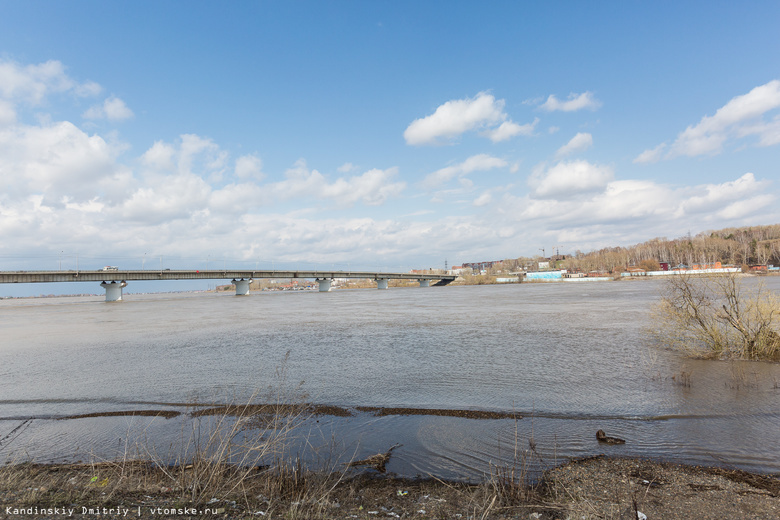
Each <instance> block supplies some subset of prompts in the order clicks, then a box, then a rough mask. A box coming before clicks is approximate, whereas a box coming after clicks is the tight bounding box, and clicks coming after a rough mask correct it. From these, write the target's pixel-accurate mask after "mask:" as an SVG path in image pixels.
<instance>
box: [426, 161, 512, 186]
mask: <svg viewBox="0 0 780 520" xmlns="http://www.w3.org/2000/svg"><path fill="white" fill-rule="evenodd" d="M505 166H507V162H506V161H505V160H503V159H499V158H498V157H492V156H490V155H487V154H479V155H473V156H471V157H469V158H468V159H466V160H465V161H463V162H462V163H459V164H453V165H451V166H445V167H444V168H441V169H440V170H436V171H435V172H433V173H430V174H428V175H427V176H426V177H425V179H423V181H422V185H423V187H425V188H428V189H431V188H436V187H438V186H441V185H442V184H444V183H446V182H448V181H450V180H452V179H453V178H455V177H461V178H462V177H464V176H465V175H468V174H470V173H472V172H475V171H488V170H492V169H494V168H503V167H505Z"/></svg>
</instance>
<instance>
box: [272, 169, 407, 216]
mask: <svg viewBox="0 0 780 520" xmlns="http://www.w3.org/2000/svg"><path fill="white" fill-rule="evenodd" d="M397 175H398V169H397V168H389V169H387V170H380V169H376V168H375V169H372V170H369V171H367V172H365V173H363V174H362V175H354V176H352V177H349V178H345V177H340V178H338V179H336V180H335V181H333V182H328V180H327V179H326V178H325V176H324V175H322V174H321V173H320V172H318V171H317V170H309V168H308V166H307V164H306V161H304V160H303V159H299V160H298V161H297V162H296V163H295V165H294V166H293V167H292V168H290V169H289V170H287V172H285V180H283V181H280V182H276V183H272V184H270V185H268V189H269V193H270V194H272V196H273V197H274V199H276V200H289V199H293V198H300V197H308V198H313V199H320V200H331V201H333V202H335V203H336V205H337V206H340V207H349V206H352V205H354V204H355V203H357V202H362V203H363V204H365V205H368V206H378V205H381V204H384V202H385V201H386V200H387V199H388V198H391V197H396V196H398V195H399V194H400V193H401V192H402V191H403V190H404V189H405V188H406V183H405V182H394V178H395V177H396V176H397Z"/></svg>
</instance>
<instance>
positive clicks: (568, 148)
mask: <svg viewBox="0 0 780 520" xmlns="http://www.w3.org/2000/svg"><path fill="white" fill-rule="evenodd" d="M591 146H593V136H592V135H590V134H588V133H583V132H579V133H578V134H577V135H575V136H574V137H572V138H571V140H570V141H569V142H568V143H566V144H565V145H563V146H561V147H560V148H559V149H558V151H557V152H556V153H555V156H556V157H558V158H560V157H565V156H567V155H571V154H573V153H575V152H584V151H585V150H587V149H588V148H590V147H591Z"/></svg>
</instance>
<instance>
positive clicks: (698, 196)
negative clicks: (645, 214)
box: [677, 173, 769, 216]
mask: <svg viewBox="0 0 780 520" xmlns="http://www.w3.org/2000/svg"><path fill="white" fill-rule="evenodd" d="M768 187H769V182H768V181H758V180H756V178H755V175H753V174H752V173H746V174H744V175H743V176H742V177H740V178H739V179H737V180H734V181H729V182H725V183H722V184H704V185H702V186H699V187H698V188H696V191H697V193H695V194H693V195H691V196H690V197H688V198H687V199H686V200H684V201H682V202H681V203H680V206H679V209H678V211H677V215H678V216H683V215H686V214H691V213H702V212H716V211H723V210H724V208H726V207H727V206H730V205H732V204H734V203H739V202H740V201H744V200H752V196H753V195H755V194H758V193H759V192H762V191H764V190H765V189H766V188H768ZM745 209H747V208H745ZM727 213H731V214H733V213H734V210H733V209H731V210H729V211H727Z"/></svg>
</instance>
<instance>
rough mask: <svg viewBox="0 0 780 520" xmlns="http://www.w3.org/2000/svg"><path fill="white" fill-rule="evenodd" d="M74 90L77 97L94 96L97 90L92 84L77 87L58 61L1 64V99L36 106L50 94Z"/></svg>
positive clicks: (8, 62) (2, 62) (2, 61)
mask: <svg viewBox="0 0 780 520" xmlns="http://www.w3.org/2000/svg"><path fill="white" fill-rule="evenodd" d="M69 90H73V91H74V92H75V93H76V94H77V95H79V96H84V95H94V94H95V93H96V92H99V90H100V86H99V85H98V84H97V83H94V82H87V83H84V84H79V83H77V82H76V81H74V80H73V79H71V78H70V77H69V76H68V75H67V74H66V73H65V67H64V66H63V65H62V63H60V62H59V61H55V60H50V61H47V62H44V63H40V64H38V65H24V66H23V65H20V64H18V63H16V62H13V61H8V60H0V97H2V98H5V99H9V100H21V101H24V102H27V103H30V104H32V105H38V104H40V103H41V102H43V100H44V98H46V96H48V95H49V94H51V93H55V92H66V91H69Z"/></svg>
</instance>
